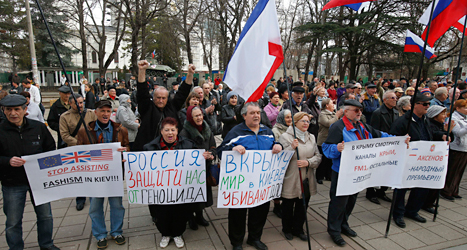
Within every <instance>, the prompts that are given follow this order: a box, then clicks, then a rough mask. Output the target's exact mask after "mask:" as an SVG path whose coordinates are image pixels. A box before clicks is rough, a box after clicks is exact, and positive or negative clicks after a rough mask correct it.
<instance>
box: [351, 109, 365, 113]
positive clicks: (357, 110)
mask: <svg viewBox="0 0 467 250" xmlns="http://www.w3.org/2000/svg"><path fill="white" fill-rule="evenodd" d="M351 111H353V112H355V113H358V112H363V109H352V110H351Z"/></svg>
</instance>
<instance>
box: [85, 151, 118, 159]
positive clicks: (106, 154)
mask: <svg viewBox="0 0 467 250" xmlns="http://www.w3.org/2000/svg"><path fill="white" fill-rule="evenodd" d="M89 152H90V154H91V161H112V160H113V154H112V149H101V150H91V151H89Z"/></svg>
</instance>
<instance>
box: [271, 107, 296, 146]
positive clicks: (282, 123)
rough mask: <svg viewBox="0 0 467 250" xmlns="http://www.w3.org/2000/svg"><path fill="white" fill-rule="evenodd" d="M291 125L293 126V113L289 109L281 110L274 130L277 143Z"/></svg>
mask: <svg viewBox="0 0 467 250" xmlns="http://www.w3.org/2000/svg"><path fill="white" fill-rule="evenodd" d="M290 125H292V112H290V110H289V109H283V110H281V111H280V112H279V114H277V118H276V124H274V127H273V128H272V132H273V133H274V137H275V138H276V141H277V140H279V137H281V135H282V134H284V133H285V131H287V129H288V128H289V126H290Z"/></svg>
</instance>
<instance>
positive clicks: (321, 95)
mask: <svg viewBox="0 0 467 250" xmlns="http://www.w3.org/2000/svg"><path fill="white" fill-rule="evenodd" d="M313 92H314V93H315V94H316V96H317V98H316V102H317V103H318V104H319V108H321V107H322V106H321V102H322V101H323V100H324V99H328V97H327V96H326V89H325V88H324V87H318V88H316V89H315V91H313Z"/></svg>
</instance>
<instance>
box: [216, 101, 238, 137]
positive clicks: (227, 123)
mask: <svg viewBox="0 0 467 250" xmlns="http://www.w3.org/2000/svg"><path fill="white" fill-rule="evenodd" d="M235 108H236V107H235V106H232V105H230V104H227V105H224V106H223V107H222V112H221V121H222V123H224V130H223V131H222V138H225V136H226V135H227V133H229V131H230V130H231V129H232V128H233V127H235V126H237V125H238V124H240V122H239V121H238V119H235V118H234V116H235V115H236V114H235ZM237 118H238V117H237Z"/></svg>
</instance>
